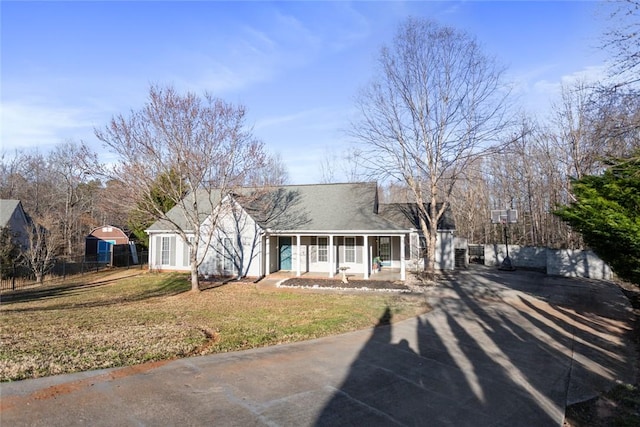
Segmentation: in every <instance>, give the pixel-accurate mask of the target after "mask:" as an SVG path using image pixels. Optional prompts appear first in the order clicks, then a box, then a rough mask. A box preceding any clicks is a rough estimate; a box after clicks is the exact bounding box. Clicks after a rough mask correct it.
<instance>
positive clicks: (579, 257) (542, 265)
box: [484, 244, 612, 280]
mask: <svg viewBox="0 0 640 427" xmlns="http://www.w3.org/2000/svg"><path fill="white" fill-rule="evenodd" d="M505 256H506V248H505V245H501V244H496V245H484V264H485V265H492V266H498V265H500V264H501V263H502V261H503V260H504V258H505ZM509 258H510V259H511V264H512V265H513V266H514V267H516V268H517V267H520V268H532V269H537V270H541V271H545V272H546V273H547V274H549V275H553V276H564V277H589V278H592V279H602V280H610V279H611V277H612V273H611V268H609V266H608V265H607V264H606V263H605V262H604V261H602V260H601V259H600V258H599V257H598V256H597V255H596V254H595V253H593V252H592V251H581V250H572V249H549V248H543V247H533V246H518V245H509Z"/></svg>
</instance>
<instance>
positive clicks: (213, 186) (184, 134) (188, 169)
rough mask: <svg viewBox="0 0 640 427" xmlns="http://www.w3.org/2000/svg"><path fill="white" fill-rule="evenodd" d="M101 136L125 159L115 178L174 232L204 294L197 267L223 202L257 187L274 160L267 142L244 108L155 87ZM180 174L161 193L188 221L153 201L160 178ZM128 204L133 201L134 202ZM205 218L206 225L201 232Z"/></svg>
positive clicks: (195, 286) (193, 282)
mask: <svg viewBox="0 0 640 427" xmlns="http://www.w3.org/2000/svg"><path fill="white" fill-rule="evenodd" d="M96 136H97V137H98V139H100V140H101V141H103V142H104V143H105V144H106V145H107V146H108V147H110V148H111V150H112V151H113V152H114V153H115V154H116V155H117V156H118V157H119V160H120V163H119V164H118V165H116V166H115V167H114V168H113V171H112V175H113V178H114V179H117V180H118V181H119V182H120V183H122V185H124V186H125V187H126V188H128V189H129V190H130V194H131V197H132V198H134V199H135V200H137V201H138V202H140V201H142V202H145V201H146V202H148V203H138V205H137V206H138V208H139V209H141V210H144V211H146V213H148V214H149V215H150V216H151V217H152V218H155V219H157V220H162V221H163V222H165V223H166V224H168V225H170V226H172V227H173V228H174V229H175V231H176V232H177V233H178V235H179V236H180V237H181V238H182V240H183V241H184V243H185V244H186V245H187V246H188V247H189V254H190V255H189V261H190V269H191V289H192V290H194V291H197V290H198V289H199V278H198V267H199V266H200V264H201V263H202V262H203V260H204V259H205V257H206V253H207V251H208V249H209V247H210V243H211V241H212V239H213V238H214V233H215V230H216V222H217V214H216V212H219V211H220V209H216V208H217V207H218V206H220V203H221V202H222V200H224V197H225V196H226V195H227V194H229V193H230V192H231V191H233V189H234V188H237V187H240V186H243V185H246V184H252V183H253V182H247V181H248V180H249V181H256V176H255V173H254V171H256V170H264V169H263V167H264V166H265V164H267V162H268V156H267V154H266V153H265V150H264V147H263V144H262V143H261V142H260V141H258V140H256V139H255V138H254V137H253V135H252V133H251V131H250V130H249V129H248V128H247V126H246V124H245V108H244V107H242V106H235V105H232V104H230V103H227V102H225V101H223V100H221V99H218V98H215V97H213V96H211V95H210V94H205V95H204V96H203V97H199V96H197V95H196V94H194V93H186V94H185V95H181V94H179V93H177V92H176V90H175V89H173V88H171V87H168V88H162V87H159V86H152V87H151V88H150V91H149V99H148V101H147V103H146V104H145V106H144V107H143V108H142V109H140V110H138V111H132V112H131V113H130V115H129V116H128V117H124V116H122V115H118V116H116V117H114V118H113V119H112V120H111V122H110V124H109V125H108V126H107V127H106V128H104V129H102V130H99V129H96ZM171 173H176V174H177V175H178V176H179V177H180V179H177V180H166V185H165V186H164V187H163V192H164V195H165V197H167V198H169V199H170V200H171V201H172V202H174V204H175V205H176V206H177V207H178V208H179V209H180V211H181V213H182V214H183V215H184V222H182V221H181V219H178V218H175V217H170V216H168V215H167V212H165V211H164V209H163V208H162V206H160V205H158V204H157V203H153V200H154V198H153V194H152V192H153V191H156V189H157V178H158V177H159V176H162V175H168V174H171ZM128 205H130V201H129V203H128ZM205 219H207V221H208V225H209V226H208V227H201V225H202V223H203V221H204V220H205Z"/></svg>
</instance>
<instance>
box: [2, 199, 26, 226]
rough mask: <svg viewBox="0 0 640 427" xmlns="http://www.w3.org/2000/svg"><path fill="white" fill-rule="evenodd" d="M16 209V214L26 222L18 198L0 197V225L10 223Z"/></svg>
mask: <svg viewBox="0 0 640 427" xmlns="http://www.w3.org/2000/svg"><path fill="white" fill-rule="evenodd" d="M16 210H18V215H19V216H20V217H21V219H22V222H23V223H25V224H26V223H28V219H27V216H26V214H25V212H24V209H22V203H21V202H20V200H14V199H0V227H6V226H8V225H10V222H11V218H12V217H13V216H14V213H15V212H16Z"/></svg>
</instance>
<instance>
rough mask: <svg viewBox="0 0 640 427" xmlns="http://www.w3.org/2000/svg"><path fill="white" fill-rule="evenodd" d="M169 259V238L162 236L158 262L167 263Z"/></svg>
mask: <svg viewBox="0 0 640 427" xmlns="http://www.w3.org/2000/svg"><path fill="white" fill-rule="evenodd" d="M170 260H171V238H170V237H167V236H163V237H162V245H161V250H160V264H162V265H169V264H170Z"/></svg>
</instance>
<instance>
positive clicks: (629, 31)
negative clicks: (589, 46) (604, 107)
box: [602, 0, 640, 87]
mask: <svg viewBox="0 0 640 427" xmlns="http://www.w3.org/2000/svg"><path fill="white" fill-rule="evenodd" d="M608 5H613V10H612V12H611V13H610V14H609V22H610V29H609V30H608V31H606V32H605V34H604V37H603V43H602V47H603V48H604V49H605V50H607V51H612V52H613V55H614V56H613V60H614V62H613V64H612V69H611V71H612V74H613V75H614V76H617V77H618V80H619V81H618V82H617V83H616V85H615V86H617V87H619V86H624V85H628V84H633V83H637V82H639V81H640V78H639V77H638V76H639V75H640V1H639V0H611V1H610V2H609V4H608Z"/></svg>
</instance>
